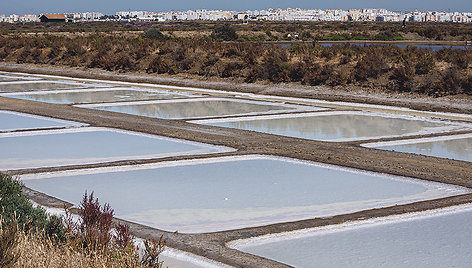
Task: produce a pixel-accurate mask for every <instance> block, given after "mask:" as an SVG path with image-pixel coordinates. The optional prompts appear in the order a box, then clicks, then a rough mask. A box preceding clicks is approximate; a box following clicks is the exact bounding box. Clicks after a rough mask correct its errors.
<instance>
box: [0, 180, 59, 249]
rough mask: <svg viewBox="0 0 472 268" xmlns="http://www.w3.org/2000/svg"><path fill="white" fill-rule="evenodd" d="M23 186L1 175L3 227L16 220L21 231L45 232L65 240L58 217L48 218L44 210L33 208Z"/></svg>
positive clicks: (0, 190)
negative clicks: (23, 190) (24, 193)
mask: <svg viewBox="0 0 472 268" xmlns="http://www.w3.org/2000/svg"><path fill="white" fill-rule="evenodd" d="M22 188H23V184H22V183H21V182H20V181H18V180H16V179H13V178H12V177H11V176H8V175H3V174H0V197H1V198H0V209H1V211H0V212H1V217H2V218H3V225H5V224H8V223H9V222H10V221H12V220H14V221H17V222H18V226H19V228H20V229H24V230H27V231H28V230H33V231H34V230H43V229H45V228H46V230H47V234H48V235H49V236H50V237H52V238H59V239H60V240H61V239H64V230H63V229H62V225H60V224H59V223H58V221H60V220H59V219H58V218H57V217H49V218H48V216H47V214H46V212H45V211H44V209H42V208H39V207H33V205H32V204H31V203H30V202H29V201H28V199H27V198H26V197H25V196H24V195H23V192H22Z"/></svg>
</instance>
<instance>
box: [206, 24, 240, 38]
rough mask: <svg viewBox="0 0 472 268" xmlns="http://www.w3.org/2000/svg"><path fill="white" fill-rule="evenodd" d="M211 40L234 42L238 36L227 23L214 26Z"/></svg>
mask: <svg viewBox="0 0 472 268" xmlns="http://www.w3.org/2000/svg"><path fill="white" fill-rule="evenodd" d="M211 38H213V39H217V40H218V39H219V40H225V41H235V40H237V39H238V34H237V33H236V29H235V28H234V27H233V26H231V25H230V24H229V23H225V24H218V25H216V26H215V29H214V30H213V33H212V34H211Z"/></svg>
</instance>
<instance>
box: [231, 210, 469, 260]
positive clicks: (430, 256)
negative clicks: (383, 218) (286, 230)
mask: <svg viewBox="0 0 472 268" xmlns="http://www.w3.org/2000/svg"><path fill="white" fill-rule="evenodd" d="M471 222H472V212H471V210H468V211H465V212H458V213H455V214H450V215H442V216H435V217H431V218H425V219H415V220H410V221H406V222H396V223H395V222H394V223H388V224H382V225H376V226H375V225H372V226H369V227H364V228H356V229H345V230H341V231H337V232H334V233H320V234H319V235H313V236H311V237H303V238H296V239H287V240H282V241H275V242H269V243H266V244H263V245H252V246H251V244H247V245H241V246H238V249H240V250H242V251H244V252H248V253H251V254H255V255H258V256H263V257H266V258H269V259H274V260H277V261H279V262H283V263H286V264H289V265H291V266H295V267H425V268H429V267H470V264H471V263H472V254H470V250H471V249H472V224H470V223H471ZM313 234H315V233H313Z"/></svg>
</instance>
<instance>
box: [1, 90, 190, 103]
mask: <svg viewBox="0 0 472 268" xmlns="http://www.w3.org/2000/svg"><path fill="white" fill-rule="evenodd" d="M6 97H9V98H17V99H23V100H34V101H41V102H48V103H60V104H78V103H100V102H116V101H136V100H152V99H174V98H183V97H198V95H182V94H178V93H172V92H168V91H161V90H149V91H144V90H133V89H113V90H100V91H81V92H67V91H66V92H57V93H56V92H55V93H43V94H18V95H8V96H6Z"/></svg>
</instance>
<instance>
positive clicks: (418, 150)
mask: <svg viewBox="0 0 472 268" xmlns="http://www.w3.org/2000/svg"><path fill="white" fill-rule="evenodd" d="M363 146H365V147H372V148H377V149H382V150H393V151H396V152H403V153H414V154H421V155H427V156H435V157H441V158H449V159H455V160H462V161H469V162H472V134H465V135H452V136H444V137H434V138H424V139H411V140H401V141H392V142H380V143H371V144H364V145H363Z"/></svg>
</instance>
